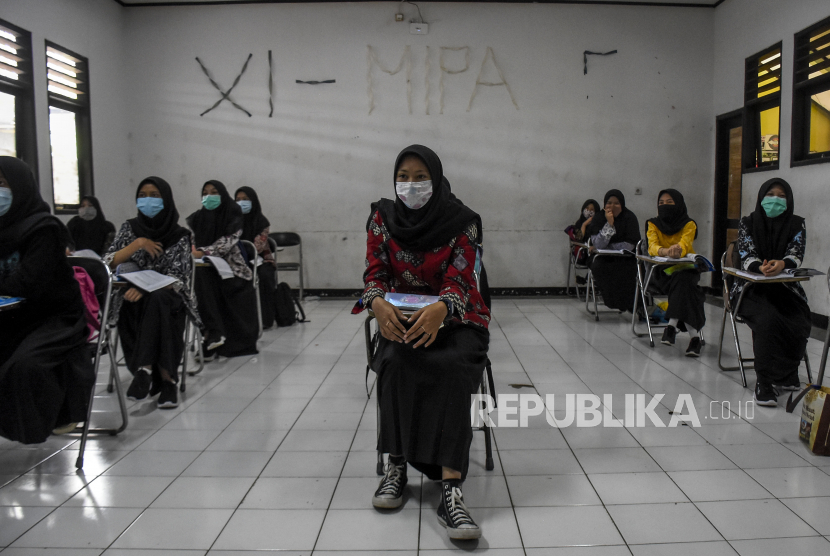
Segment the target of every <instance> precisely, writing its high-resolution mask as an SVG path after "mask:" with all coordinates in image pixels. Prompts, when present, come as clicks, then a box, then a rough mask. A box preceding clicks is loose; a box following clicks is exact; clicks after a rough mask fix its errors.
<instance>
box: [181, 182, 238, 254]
mask: <svg viewBox="0 0 830 556" xmlns="http://www.w3.org/2000/svg"><path fill="white" fill-rule="evenodd" d="M208 184H210V185H212V186H213V187H215V188H216V191H217V192H218V193H219V197H221V198H222V201H221V203H220V204H219V206H218V207H216V208H215V209H213V210H208V209H206V208H204V207H202V208H201V209H199V210H197V211H196V212H194V213H193V214H191V215H190V216H188V217H187V225H188V226H190V229H191V230H193V235H194V238H193V243H194V244H195V245H196V247H207V246H208V245H213V242H215V241H216V240H217V239H219V238H220V237H223V236H229V235H231V234H235V233H236V232H238V231H239V230H241V229H242V209H241V208H239V205H237V204H236V203H235V202H234V200H233V199H231V196H230V195H229V194H228V188H227V187H225V184H224V183H222V182H221V181H218V180H209V181H206V182H205V185H208ZM204 188H205V186H204V185H203V186H202V189H203V190H204Z"/></svg>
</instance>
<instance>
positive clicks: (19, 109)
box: [0, 19, 37, 175]
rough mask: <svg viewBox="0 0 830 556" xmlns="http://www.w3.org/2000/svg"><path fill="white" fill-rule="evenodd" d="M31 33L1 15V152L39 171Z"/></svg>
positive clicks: (0, 153)
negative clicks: (5, 19) (3, 18)
mask: <svg viewBox="0 0 830 556" xmlns="http://www.w3.org/2000/svg"><path fill="white" fill-rule="evenodd" d="M31 53H32V35H31V33H29V32H28V31H24V30H23V29H20V28H19V27H15V26H14V25H12V24H11V23H8V22H6V21H3V20H2V19H0V155H3V156H16V157H18V158H20V159H22V160H24V161H25V162H26V163H27V164H29V166H31V168H32V170H33V171H34V172H35V175H37V141H36V139H35V103H34V88H33V86H32V56H31Z"/></svg>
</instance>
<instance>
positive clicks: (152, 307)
mask: <svg viewBox="0 0 830 556" xmlns="http://www.w3.org/2000/svg"><path fill="white" fill-rule="evenodd" d="M186 319H187V313H186V308H185V305H184V300H183V299H182V297H181V296H180V295H179V294H177V293H176V292H174V291H172V290H158V291H155V292H153V293H145V294H144V296H143V297H142V298H141V299H140V300H139V301H137V302H135V303H131V302H129V301H126V300H125V301H124V302H123V303H122V304H121V312H120V314H119V316H118V335H119V336H120V337H121V347H122V349H123V350H124V359H125V361H126V363H127V368H128V369H129V370H130V372H131V373H133V374H135V373H136V371H138V369H139V368H141V367H146V368H151V369H153V378H154V379H155V380H157V381H159V382H157V383H158V384H161V382H160V381H161V375H160V374H159V369H164V370H166V371H167V372H168V374H169V375H170V378H172V379H173V380H174V381H176V382H178V380H179V363H181V360H182V353H183V352H184V328H185V323H186Z"/></svg>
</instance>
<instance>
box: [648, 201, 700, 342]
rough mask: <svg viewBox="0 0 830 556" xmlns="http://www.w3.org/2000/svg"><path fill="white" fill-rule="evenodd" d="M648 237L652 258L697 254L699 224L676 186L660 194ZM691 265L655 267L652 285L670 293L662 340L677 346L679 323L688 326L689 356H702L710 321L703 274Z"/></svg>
mask: <svg viewBox="0 0 830 556" xmlns="http://www.w3.org/2000/svg"><path fill="white" fill-rule="evenodd" d="M646 236H647V237H648V254H649V255H651V256H652V257H670V258H674V259H679V258H681V257H685V256H686V255H688V254H689V253H694V252H695V250H694V240H695V238H696V237H697V223H695V221H694V220H692V219H691V218H689V213H688V212H687V210H686V201H685V200H684V199H683V195H682V194H681V193H680V192H679V191H677V190H675V189H664V190H663V191H661V192H660V193H659V194H658V195H657V218H652V219H650V220H649V221H648V222H647V223H646ZM686 266H688V268H676V267H671V269H670V270H671V271H672V273H671V275H669V274H667V273H666V272H665V270H666V267H658V268H657V269H655V270H654V273H653V274H652V278H651V284H653V285H654V286H656V287H657V289H659V290H660V291H662V292H663V293H664V294H667V295H668V296H669V309H668V311H666V318H667V319H668V320H669V325H668V326H667V327H666V329H665V330H664V331H663V340H662V342H663V343H664V344H666V345H667V346H673V345H674V340H675V336H676V335H677V328H678V326H681V327H682V326H685V328H686V330H688V332H689V335H690V336H691V338H692V339H691V341H690V342H689V347H688V348H686V356H687V357H698V356H700V329H701V328H703V325H704V324H706V314H705V313H704V312H703V302H704V300H705V296H704V295H703V292H701V291H700V290H699V289H698V287H697V283H698V282H699V281H700V273H699V272H698V271H697V269H695V268H694V266H693V263H690V264H689V265H686Z"/></svg>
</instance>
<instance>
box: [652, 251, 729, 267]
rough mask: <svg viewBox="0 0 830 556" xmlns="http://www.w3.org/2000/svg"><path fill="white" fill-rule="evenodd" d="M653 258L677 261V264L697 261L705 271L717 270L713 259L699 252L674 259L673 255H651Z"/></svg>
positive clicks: (668, 261) (662, 261)
mask: <svg viewBox="0 0 830 556" xmlns="http://www.w3.org/2000/svg"><path fill="white" fill-rule="evenodd" d="M651 258H652V259H654V260H655V261H657V262H659V263H676V264H682V263H695V264H696V265H697V267H698V269H700V270H701V271H703V272H714V270H715V265H713V264H712V261H710V260H709V259H707V258H706V257H704V256H703V255H701V254H699V253H690V254H688V255H686V256H685V257H681V258H679V259H673V258H671V257H651Z"/></svg>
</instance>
